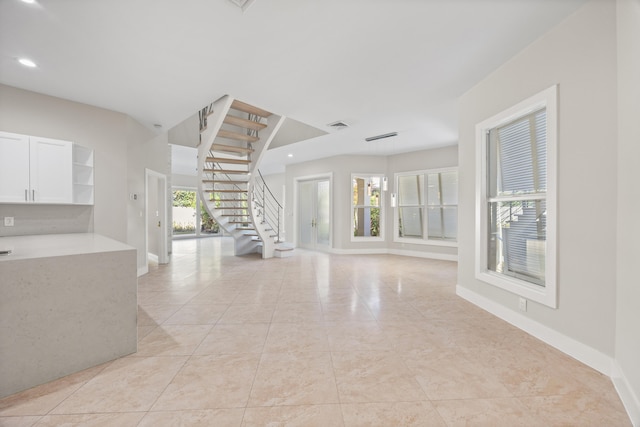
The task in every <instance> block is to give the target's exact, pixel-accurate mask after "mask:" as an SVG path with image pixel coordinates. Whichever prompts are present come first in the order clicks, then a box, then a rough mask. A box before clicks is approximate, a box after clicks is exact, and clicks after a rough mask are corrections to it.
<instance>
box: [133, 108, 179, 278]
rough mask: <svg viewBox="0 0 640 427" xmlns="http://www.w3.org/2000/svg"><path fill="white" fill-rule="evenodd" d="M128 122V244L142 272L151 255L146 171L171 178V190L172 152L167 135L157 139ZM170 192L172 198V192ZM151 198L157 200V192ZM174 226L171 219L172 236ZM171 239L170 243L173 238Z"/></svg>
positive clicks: (157, 136) (153, 243) (168, 190)
mask: <svg viewBox="0 0 640 427" xmlns="http://www.w3.org/2000/svg"><path fill="white" fill-rule="evenodd" d="M127 119H128V120H127V154H126V164H127V193H126V194H125V195H124V196H125V204H126V206H127V243H128V244H130V245H131V246H134V247H136V248H138V271H139V272H142V271H144V270H145V268H146V266H147V254H146V253H145V250H144V247H145V246H144V243H145V239H146V232H147V229H145V216H146V215H147V214H146V211H145V197H146V190H145V177H146V169H151V170H152V171H155V172H158V173H160V174H163V175H167V185H168V186H170V176H169V170H170V167H169V165H170V155H169V152H170V150H169V144H168V142H167V134H166V133H162V134H159V135H156V134H155V133H154V132H152V131H150V130H148V129H146V128H144V127H142V126H140V125H139V124H138V123H137V122H136V121H135V120H133V119H131V118H127ZM156 181H157V180H156ZM154 182H155V181H154ZM166 191H167V194H169V193H170V188H167V189H166ZM132 193H133V194H136V195H137V200H131V199H130V197H129V195H130V194H132ZM151 194H153V196H152V197H155V198H156V199H157V191H153V192H152V193H151ZM167 200H169V201H171V198H170V197H168V198H167ZM169 212H170V210H169ZM154 217H155V212H154ZM170 224H171V218H167V225H169V230H168V233H171V227H170ZM168 239H169V240H168V242H170V237H168ZM150 245H151V246H150V247H154V245H155V246H157V242H150ZM150 252H152V253H154V254H156V255H157V252H158V251H157V250H153V251H152V250H150Z"/></svg>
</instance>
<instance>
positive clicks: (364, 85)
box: [0, 0, 585, 165]
mask: <svg viewBox="0 0 640 427" xmlns="http://www.w3.org/2000/svg"><path fill="white" fill-rule="evenodd" d="M584 2H585V0H554V1H540V0H509V1H505V0H447V1H444V0H349V1H344V0H322V1H318V0H269V1H255V2H254V3H253V4H252V5H251V7H250V8H249V9H246V8H245V12H244V13H238V8H237V7H236V5H234V3H232V2H231V1H229V0H189V1H157V0H136V1H130V0H109V1H74V0H59V1H44V0H37V1H36V2H35V3H34V4H26V3H23V2H22V1H19V0H0V83H4V84H7V85H10V86H15V87H18V88H23V89H27V90H32V91H35V92H39V93H44V94H47V95H52V96H57V97H61V98H65V99H70V100H73V101H78V102H82V103H85V104H90V105H94V106H98V107H102V108H107V109H109V110H114V111H119V112H122V113H125V114H127V115H129V116H131V117H133V118H134V119H136V120H138V121H139V122H140V123H142V124H144V125H145V126H148V127H149V128H150V129H153V124H155V123H157V124H161V125H162V129H171V128H173V127H174V126H176V125H177V124H179V123H181V122H182V121H184V120H185V119H187V118H189V117H191V116H193V115H194V114H197V112H198V110H200V109H201V108H202V107H203V106H205V105H209V104H210V103H211V102H212V101H213V100H216V99H218V98H220V97H221V96H223V95H225V94H229V95H230V96H233V97H234V98H237V99H241V100H243V101H245V102H248V103H250V104H252V105H256V106H258V107H260V108H264V109H266V110H268V111H272V112H274V113H276V114H278V115H283V116H286V117H290V118H292V119H294V120H296V121H298V122H301V123H305V124H307V125H309V126H311V127H313V128H316V129H320V130H323V131H328V132H329V133H328V134H327V135H324V136H318V137H315V138H311V139H307V140H305V141H303V142H300V143H298V144H290V145H288V146H284V147H278V148H275V149H273V150H269V153H267V154H269V155H268V156H265V158H267V159H270V158H271V157H272V156H275V155H276V154H278V150H283V151H284V149H285V148H287V149H291V150H294V149H295V150H296V151H300V152H299V153H297V152H293V153H286V152H285V156H286V154H293V155H294V157H293V158H291V159H295V160H291V161H301V159H303V158H311V157H312V156H314V157H315V158H317V157H319V156H325V157H326V156H331V155H335V154H342V153H345V154H357V153H373V154H383V153H385V152H388V151H390V150H392V149H394V150H396V152H406V151H412V150H416V149H425V148H430V147H435V146H442V145H447V144H456V143H457V140H458V129H457V127H458V112H457V108H456V105H457V99H458V98H459V97H460V95H461V94H463V93H464V92H466V91H468V90H469V89H470V88H472V87H473V86H474V85H475V84H476V83H478V82H479V81H480V80H482V79H483V78H485V77H486V76H487V75H488V74H489V73H491V72H492V71H493V70H495V69H496V68H497V67H499V66H500V65H502V64H503V63H504V62H505V61H507V60H508V59H509V58H511V57H512V56H513V55H515V54H516V53H518V52H519V51H521V50H522V49H523V48H524V47H526V46H527V45H529V44H530V43H532V42H533V41H534V40H536V39H537V38H539V37H540V36H541V35H542V34H544V33H545V32H547V31H548V30H550V29H551V28H553V27H554V26H555V25H557V24H558V23H559V22H561V21H562V20H563V19H565V18H566V17H567V16H568V15H569V14H571V13H572V12H573V11H575V10H576V9H577V8H578V7H579V6H580V5H581V4H583V3H584ZM20 57H28V58H29V59H32V60H33V61H34V62H35V63H36V64H37V67H35V68H26V67H24V66H23V65H21V64H19V63H18V61H17V58H20ZM336 120H342V121H344V122H345V123H348V124H349V127H348V128H347V129H344V130H340V131H337V130H335V129H334V128H331V127H328V126H327V123H332V122H335V121H336ZM391 130H393V131H397V132H398V134H399V135H398V136H397V137H395V138H392V139H388V140H385V141H384V145H383V146H378V145H377V144H375V143H366V142H365V141H364V138H366V137H369V136H371V135H378V134H383V133H388V132H390V131H391ZM277 162H279V164H280V165H283V164H285V163H284V162H283V161H281V160H280V159H277Z"/></svg>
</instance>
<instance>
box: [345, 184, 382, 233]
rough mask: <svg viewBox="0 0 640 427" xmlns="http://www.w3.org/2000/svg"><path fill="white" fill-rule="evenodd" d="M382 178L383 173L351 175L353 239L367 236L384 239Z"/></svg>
mask: <svg viewBox="0 0 640 427" xmlns="http://www.w3.org/2000/svg"><path fill="white" fill-rule="evenodd" d="M382 180H383V177H382V175H352V176H351V188H352V198H351V206H352V209H351V213H352V220H351V224H352V225H351V230H352V234H351V235H352V240H359V239H360V238H365V237H366V238H369V240H371V238H376V239H378V240H382V238H383V235H382V225H383V221H382V209H381V203H380V199H381V197H382V195H381V189H382V188H381V184H382Z"/></svg>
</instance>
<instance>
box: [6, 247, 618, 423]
mask: <svg viewBox="0 0 640 427" xmlns="http://www.w3.org/2000/svg"><path fill="white" fill-rule="evenodd" d="M231 245H232V242H231V241H230V240H228V239H227V238H209V239H201V240H182V241H176V242H174V255H173V257H172V262H171V264H170V265H168V266H154V267H152V269H151V271H150V273H149V274H147V275H145V276H143V277H141V278H140V279H139V285H138V289H139V290H138V294H139V316H138V322H139V350H138V352H137V353H136V354H134V355H131V356H129V357H125V358H122V359H118V360H115V361H113V362H110V363H106V364H104V365H101V366H97V367H95V368H92V369H88V370H86V371H83V372H79V373H77V374H74V375H71V376H69V377H65V378H62V379H60V380H57V381H54V382H52V383H49V384H45V385H42V386H39V387H36V388H33V389H31V390H27V391H25V392H22V393H19V394H16V395H13V396H9V397H7V398H4V399H2V400H0V426H32V425H35V426H62V425H65V426H75V425H78V426H80V425H81V426H118V427H122V426H145V427H146V426H154V427H155V426H304V427H309V426H322V427H325V426H329V427H333V426H458V425H469V426H629V425H630V422H629V419H628V417H627V416H626V414H625V411H624V408H623V407H622V404H621V403H620V400H619V399H618V397H617V395H616V393H615V391H614V388H613V386H612V384H611V381H610V380H609V379H608V378H607V377H605V376H603V375H601V374H599V373H597V372H596V371H594V370H592V369H590V368H588V367H586V366H584V365H582V364H580V363H578V362H576V361H575V360H573V359H571V358H570V357H568V356H566V355H564V354H562V353H560V352H559V351H557V350H554V349H553V348H551V347H549V346H547V345H545V344H543V343H541V342H540V341H538V340H536V339H534V338H532V337H530V336H528V335H527V334H525V333H523V332H521V331H519V330H517V329H516V328H514V327H512V326H510V325H509V324H507V323H505V322H503V321H501V320H499V319H497V318H495V317H493V316H491V315H490V314H488V313H486V312H484V311H482V310H481V309H479V308H477V307H475V306H473V305H471V304H469V303H467V302H466V301H464V300H462V299H460V298H458V297H456V295H455V293H454V288H455V284H456V264H455V263H453V262H446V261H434V260H425V259H419V258H410V257H399V256H389V255H362V256H355V255H329V254H323V253H314V252H309V251H303V250H296V252H295V256H293V257H291V258H285V259H271V260H262V259H260V258H259V257H255V256H246V257H234V256H232V246H231Z"/></svg>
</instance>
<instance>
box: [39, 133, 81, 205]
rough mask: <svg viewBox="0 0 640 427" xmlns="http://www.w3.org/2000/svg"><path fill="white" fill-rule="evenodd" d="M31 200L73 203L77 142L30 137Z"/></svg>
mask: <svg viewBox="0 0 640 427" xmlns="http://www.w3.org/2000/svg"><path fill="white" fill-rule="evenodd" d="M29 145H30V151H31V156H30V162H31V163H30V182H31V200H32V201H34V202H36V203H73V172H72V171H73V143H72V142H69V141H60V140H57V139H49V138H40V137H34V136H32V137H30V144H29Z"/></svg>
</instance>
